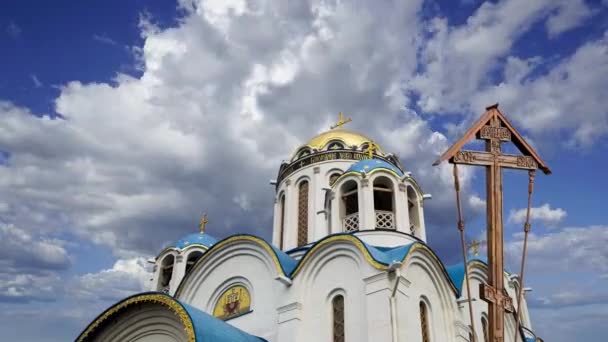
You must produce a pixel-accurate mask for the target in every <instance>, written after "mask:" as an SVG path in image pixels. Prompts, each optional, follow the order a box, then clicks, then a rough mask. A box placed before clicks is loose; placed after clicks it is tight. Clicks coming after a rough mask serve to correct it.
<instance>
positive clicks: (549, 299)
mask: <svg viewBox="0 0 608 342" xmlns="http://www.w3.org/2000/svg"><path fill="white" fill-rule="evenodd" d="M595 304H608V292H607V291H604V292H597V291H581V290H580V289H568V290H563V291H560V292H557V293H553V294H551V295H550V296H543V295H540V296H539V297H534V298H533V299H532V300H528V305H529V306H530V307H538V308H556V309H557V308H560V309H561V308H564V307H569V306H580V305H595Z"/></svg>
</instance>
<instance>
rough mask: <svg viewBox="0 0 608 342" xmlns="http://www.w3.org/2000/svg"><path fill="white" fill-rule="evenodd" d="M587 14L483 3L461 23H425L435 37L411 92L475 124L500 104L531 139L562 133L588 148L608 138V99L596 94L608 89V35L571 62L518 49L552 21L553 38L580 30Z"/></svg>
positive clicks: (424, 105) (545, 5) (576, 8)
mask: <svg viewBox="0 0 608 342" xmlns="http://www.w3.org/2000/svg"><path fill="white" fill-rule="evenodd" d="M584 8H587V7H586V6H585V5H584V3H581V2H580V1H574V2H572V1H525V0H503V1H499V2H496V3H491V2H485V3H483V4H482V5H481V6H480V7H479V8H478V9H477V10H476V12H475V13H474V14H473V15H472V16H471V17H469V18H468V20H467V21H466V23H465V24H463V25H459V26H450V25H449V23H448V21H447V19H443V18H434V19H432V20H430V21H429V22H428V24H427V25H426V29H427V35H428V37H429V38H428V39H427V40H424V41H423V42H422V43H421V47H420V54H419V55H420V58H419V59H418V63H419V71H418V72H417V74H416V75H415V77H413V78H411V79H410V80H409V81H407V82H406V86H405V89H406V90H407V91H409V92H411V93H412V94H414V95H416V98H417V100H416V104H417V105H418V106H419V107H420V109H421V110H422V111H423V112H424V113H426V114H456V115H463V114H464V116H465V118H466V119H467V120H472V118H473V117H477V116H478V115H479V113H480V112H481V111H482V110H483V108H485V106H487V105H489V104H492V103H496V102H499V103H500V104H501V108H502V110H503V111H504V112H505V113H507V114H508V116H509V117H510V118H511V119H512V121H514V122H515V123H516V125H517V126H518V127H521V128H522V129H527V130H529V131H530V132H532V133H533V138H535V139H537V138H539V137H540V138H544V137H546V136H547V135H551V134H553V135H555V134H563V135H564V136H565V139H563V141H565V144H567V145H568V146H572V147H588V146H590V145H591V143H593V142H594V141H597V140H598V139H600V138H602V137H605V136H606V134H607V133H608V112H607V111H606V108H607V104H608V103H607V101H608V100H607V99H606V97H605V96H603V95H602V92H601V91H598V90H599V89H606V87H608V84H607V83H606V82H607V81H606V80H608V77H607V75H608V62H607V60H608V59H607V58H606V50H607V49H608V47H607V41H608V38H607V37H608V33H606V34H605V35H604V37H601V38H599V39H595V40H591V41H588V42H587V43H586V44H582V45H581V46H579V47H578V49H577V50H576V51H575V52H574V53H573V54H571V55H569V56H549V57H550V58H551V59H555V60H557V61H558V62H555V61H553V62H552V63H551V64H550V63H548V62H549V61H547V60H543V58H542V57H540V56H530V57H527V58H523V57H520V56H517V55H516V54H515V52H514V51H513V46H514V45H515V43H516V42H517V41H518V40H519V39H520V38H521V37H522V36H523V35H524V34H526V33H527V32H529V30H530V28H531V27H532V26H533V25H535V24H536V23H542V22H543V21H544V20H547V21H546V22H547V25H548V27H550V30H552V31H551V32H553V33H554V34H557V33H558V32H559V33H563V32H565V31H566V30H569V29H572V28H574V27H576V26H577V25H579V24H581V23H582V22H584V19H585V18H586V15H587V14H586V13H587V10H585V9H584ZM547 18H549V19H547ZM505 61H506V62H505ZM553 65H554V66H553ZM590 65H593V66H594V67H593V72H590V70H589V66H590ZM501 72H502V73H503V77H498V78H497V77H496V75H497V73H501ZM572 113H577V115H572Z"/></svg>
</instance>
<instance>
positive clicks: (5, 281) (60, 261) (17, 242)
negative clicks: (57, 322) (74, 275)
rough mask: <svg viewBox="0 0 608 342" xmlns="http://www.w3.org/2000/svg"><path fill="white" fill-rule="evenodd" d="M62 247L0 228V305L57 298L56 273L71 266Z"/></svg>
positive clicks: (6, 226) (15, 229)
mask: <svg viewBox="0 0 608 342" xmlns="http://www.w3.org/2000/svg"><path fill="white" fill-rule="evenodd" d="M62 245H63V242H62V241H59V240H53V239H48V238H44V237H39V236H33V235H32V234H30V233H29V232H27V231H25V230H24V229H21V228H19V227H16V226H14V225H12V224H4V223H2V224H0V302H31V301H49V300H54V299H55V298H56V297H58V296H59V295H60V293H61V287H60V284H61V278H60V276H59V274H58V272H59V271H62V270H65V269H67V268H68V267H69V266H70V265H71V261H70V258H69V256H68V253H67V251H66V250H65V248H64V247H63V246H62Z"/></svg>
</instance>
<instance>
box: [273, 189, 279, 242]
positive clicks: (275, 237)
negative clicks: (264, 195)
mask: <svg viewBox="0 0 608 342" xmlns="http://www.w3.org/2000/svg"><path fill="white" fill-rule="evenodd" d="M279 194H280V192H278V193H276V194H275V195H274V210H273V217H272V244H273V245H275V246H277V247H279V248H280V246H281V244H280V242H279V239H280V238H281V233H280V232H281V198H280V196H279Z"/></svg>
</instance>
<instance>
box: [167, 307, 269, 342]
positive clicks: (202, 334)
mask: <svg viewBox="0 0 608 342" xmlns="http://www.w3.org/2000/svg"><path fill="white" fill-rule="evenodd" d="M178 302H179V303H180V304H181V305H182V306H183V307H184V309H186V311H187V312H188V315H189V316H190V319H191V320H192V325H193V326H194V334H195V336H196V342H224V341H225V342H262V341H266V340H265V339H263V338H260V337H257V336H253V335H250V334H248V333H246V332H244V331H242V330H240V329H238V328H236V327H234V326H232V325H230V324H228V323H226V322H224V321H222V320H220V319H217V318H215V317H213V316H211V315H209V314H207V313H205V312H203V311H201V310H199V309H197V308H195V307H193V306H190V305H188V304H185V303H182V302H180V301H178Z"/></svg>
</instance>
